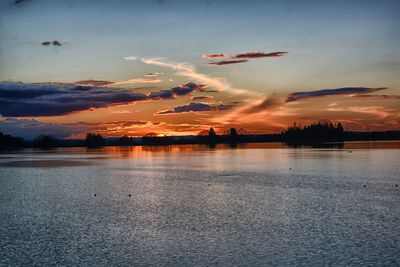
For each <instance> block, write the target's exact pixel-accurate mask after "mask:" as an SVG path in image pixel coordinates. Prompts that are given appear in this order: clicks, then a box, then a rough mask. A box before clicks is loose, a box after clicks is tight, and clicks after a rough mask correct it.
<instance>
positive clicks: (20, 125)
mask: <svg viewBox="0 0 400 267" xmlns="http://www.w3.org/2000/svg"><path fill="white" fill-rule="evenodd" d="M94 129H96V127H95V126H94V125H92V124H89V123H69V124H58V123H44V122H39V121H37V120H25V119H16V118H6V119H4V120H0V132H3V133H7V134H11V135H13V136H18V137H22V138H25V139H27V140H31V139H34V138H35V137H37V136H39V135H54V136H55V137H56V138H66V137H69V136H71V135H74V134H80V133H83V132H90V131H92V130H94Z"/></svg>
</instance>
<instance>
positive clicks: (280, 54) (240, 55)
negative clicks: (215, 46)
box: [203, 51, 288, 59]
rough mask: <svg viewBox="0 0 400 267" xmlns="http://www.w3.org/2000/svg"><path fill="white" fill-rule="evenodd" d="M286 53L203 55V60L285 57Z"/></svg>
mask: <svg viewBox="0 0 400 267" xmlns="http://www.w3.org/2000/svg"><path fill="white" fill-rule="evenodd" d="M287 53H288V52H282V51H278V52H271V53H264V52H248V53H242V54H237V55H228V54H222V53H220V54H205V55H203V58H207V59H215V58H261V57H281V56H284V55H286V54H287Z"/></svg>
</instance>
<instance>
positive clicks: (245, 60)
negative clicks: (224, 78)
mask: <svg viewBox="0 0 400 267" xmlns="http://www.w3.org/2000/svg"><path fill="white" fill-rule="evenodd" d="M247 61H248V60H247V59H242V60H222V61H215V62H210V63H208V65H214V66H223V65H230V64H238V63H243V62H247Z"/></svg>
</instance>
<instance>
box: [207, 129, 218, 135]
mask: <svg viewBox="0 0 400 267" xmlns="http://www.w3.org/2000/svg"><path fill="white" fill-rule="evenodd" d="M208 136H209V137H215V136H217V134H216V133H215V130H214V128H213V127H211V128H210V130H209V131H208Z"/></svg>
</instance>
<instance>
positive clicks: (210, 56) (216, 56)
mask: <svg viewBox="0 0 400 267" xmlns="http://www.w3.org/2000/svg"><path fill="white" fill-rule="evenodd" d="M203 57H204V58H224V57H226V56H225V55H224V54H205V55H203Z"/></svg>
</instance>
